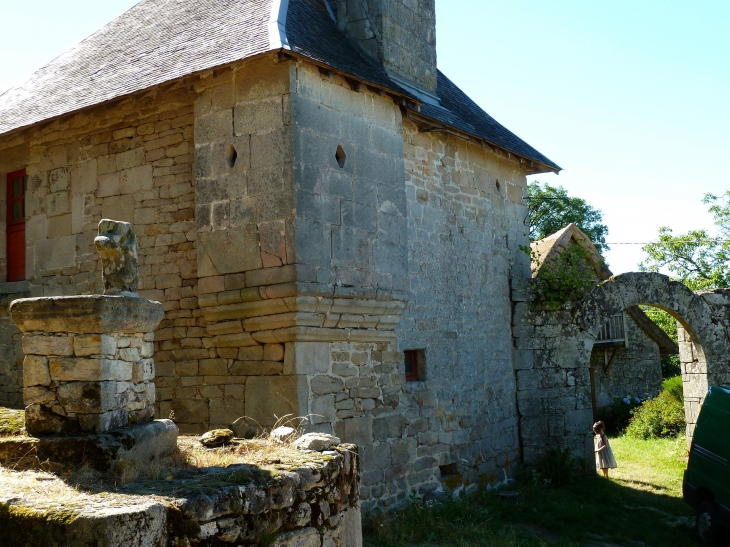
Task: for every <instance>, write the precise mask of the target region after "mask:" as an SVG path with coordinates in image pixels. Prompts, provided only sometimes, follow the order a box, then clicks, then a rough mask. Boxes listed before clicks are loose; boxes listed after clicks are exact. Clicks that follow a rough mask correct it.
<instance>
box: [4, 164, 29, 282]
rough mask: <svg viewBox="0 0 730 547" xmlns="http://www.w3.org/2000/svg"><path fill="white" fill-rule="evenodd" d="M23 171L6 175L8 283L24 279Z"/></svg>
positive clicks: (26, 181)
mask: <svg viewBox="0 0 730 547" xmlns="http://www.w3.org/2000/svg"><path fill="white" fill-rule="evenodd" d="M27 186H28V177H27V176H26V174H25V169H23V170H22V171H16V172H15V173H10V174H9V175H8V195H7V204H8V211H7V219H8V220H7V235H8V239H7V244H8V245H7V253H8V281H22V280H23V279H25V191H26V189H27Z"/></svg>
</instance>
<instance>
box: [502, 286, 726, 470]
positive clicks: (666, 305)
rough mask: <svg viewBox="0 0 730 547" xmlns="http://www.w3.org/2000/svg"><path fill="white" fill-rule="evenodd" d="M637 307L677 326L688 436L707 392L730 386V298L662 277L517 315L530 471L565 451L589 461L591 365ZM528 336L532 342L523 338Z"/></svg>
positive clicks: (523, 419)
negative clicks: (610, 324)
mask: <svg viewBox="0 0 730 547" xmlns="http://www.w3.org/2000/svg"><path fill="white" fill-rule="evenodd" d="M636 305H648V306H653V307H657V308H660V309H663V310H665V311H667V312H669V313H670V314H671V315H672V316H673V317H675V318H676V319H677V320H678V322H679V324H678V336H679V348H680V360H681V363H682V377H683V382H684V393H685V414H686V417H687V436H688V438H691V436H692V434H693V432H694V425H695V423H696V420H697V414H698V412H699V405H700V404H701V402H702V401H703V399H704V397H705V394H706V393H707V390H708V388H709V386H711V385H715V384H728V383H730V329H729V327H730V290H728V289H721V290H714V291H700V292H693V291H691V290H690V289H689V288H688V287H687V286H686V285H684V284H682V283H679V282H676V281H671V280H670V279H669V278H668V277H667V276H665V275H662V274H658V273H636V272H634V273H626V274H621V275H617V276H614V277H612V278H610V279H609V280H607V281H605V282H603V283H602V284H600V285H599V286H598V287H596V288H595V289H594V290H592V291H591V292H590V293H589V294H588V295H586V296H585V297H584V298H583V299H582V300H580V301H578V302H574V303H573V306H572V307H571V308H570V309H567V308H564V309H559V310H535V309H530V308H529V306H528V304H525V305H524V306H523V307H522V308H521V309H520V310H516V312H519V311H521V312H522V313H516V314H515V323H516V327H517V328H515V336H516V346H517V348H518V350H519V359H518V365H517V371H516V374H517V388H518V393H517V399H518V410H519V414H520V441H521V444H522V451H523V458H524V461H525V463H528V464H529V463H534V461H536V459H537V458H539V456H540V454H541V453H542V452H543V451H544V450H545V449H547V448H549V447H551V446H555V445H563V446H567V447H568V448H570V449H571V450H572V451H573V452H577V453H580V452H583V453H584V454H585V455H586V457H587V458H592V455H593V446H592V438H591V433H590V431H591V424H592V418H593V414H592V410H593V409H592V404H591V401H590V379H589V371H588V367H589V362H590V354H591V350H592V348H593V343H594V341H595V340H596V337H597V336H598V333H599V331H600V329H601V327H602V325H603V324H604V323H605V320H606V319H605V318H606V317H611V316H612V315H615V314H617V313H620V312H622V311H623V310H625V309H627V308H629V307H631V306H636ZM526 335H527V336H526Z"/></svg>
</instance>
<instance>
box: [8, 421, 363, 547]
mask: <svg viewBox="0 0 730 547" xmlns="http://www.w3.org/2000/svg"><path fill="white" fill-rule="evenodd" d="M116 434H118V433H116ZM276 461H278V460H274V461H272V462H271V463H267V462H265V461H264V462H261V464H260V465H254V464H235V465H230V466H227V467H225V468H224V467H211V468H203V469H197V470H190V471H182V472H177V473H175V477H174V478H171V479H170V480H158V481H141V482H137V483H129V484H126V485H124V486H123V487H122V488H121V489H120V490H119V491H118V492H117V491H108V492H106V491H105V492H101V493H98V494H93V493H88V492H82V493H76V494H75V495H70V496H69V499H64V500H63V502H62V503H59V502H58V500H53V501H52V502H49V500H46V499H44V497H43V496H42V494H40V493H39V492H38V491H37V489H32V490H31V491H23V492H20V493H18V492H17V491H13V495H12V496H10V497H0V529H2V530H3V531H4V532H5V535H4V536H3V538H4V540H5V543H3V545H4V546H5V547H21V546H25V545H26V539H27V538H28V537H29V535H30V537H33V538H34V539H35V540H36V543H37V544H43V545H45V546H46V547H82V546H85V545H87V543H88V541H97V542H98V544H99V545H101V544H103V545H105V546H106V547H128V546H130V545H140V546H141V545H150V546H151V545H190V544H194V545H197V546H199V547H212V546H214V545H222V544H231V545H261V544H262V540H263V539H264V537H269V538H271V536H272V535H275V536H276V539H275V540H274V543H273V545H274V546H275V547H291V546H296V545H299V546H303V547H304V546H310V545H317V546H321V545H325V546H334V545H339V546H342V547H345V546H346V547H361V546H362V530H361V515H360V508H359V481H360V462H359V456H358V449H357V447H356V446H355V445H348V444H341V445H339V446H335V447H333V448H332V450H329V451H325V452H322V453H320V452H307V453H300V454H299V455H297V457H294V454H292V461H291V462H289V461H281V462H279V463H275V462H276ZM13 473H15V472H14V471H11V470H3V474H2V475H0V488H2V485H3V484H2V481H3V475H5V474H13ZM25 473H26V474H27V475H30V474H31V472H25ZM11 480H15V478H14V477H11ZM28 480H34V479H33V478H32V477H30V478H29V479H28ZM42 480H47V481H50V480H55V481H60V480H61V479H59V478H57V477H53V476H48V475H47V474H46V475H44V478H43V479H42ZM61 516H63V518H59V517H61ZM21 532H22V533H21ZM267 544H268V543H267Z"/></svg>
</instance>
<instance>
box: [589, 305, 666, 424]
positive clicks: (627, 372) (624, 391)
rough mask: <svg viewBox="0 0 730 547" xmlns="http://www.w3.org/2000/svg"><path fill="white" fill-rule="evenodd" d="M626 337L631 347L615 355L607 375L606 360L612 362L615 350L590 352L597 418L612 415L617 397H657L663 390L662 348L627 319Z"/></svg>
mask: <svg viewBox="0 0 730 547" xmlns="http://www.w3.org/2000/svg"><path fill="white" fill-rule="evenodd" d="M626 334H627V336H628V339H629V346H628V348H626V347H621V348H619V349H618V351H617V352H616V357H615V358H614V359H613V362H612V363H611V366H610V368H609V369H608V372H605V369H606V364H607V363H606V361H607V359H608V360H610V359H611V353H612V352H613V349H607V350H605V351H606V352H607V353H608V356H607V357H606V356H605V355H604V350H602V349H596V348H594V349H593V351H592V352H591V363H590V366H591V368H592V369H593V370H594V384H595V395H596V409H595V410H596V415H597V416H598V417H603V416H606V415H607V413H610V407H611V406H612V405H613V399H614V397H619V398H624V397H627V396H628V397H640V398H642V399H645V398H647V397H654V396H656V395H657V394H658V393H659V391H660V390H661V387H662V363H661V356H660V355H659V346H658V345H657V343H656V342H654V341H653V340H652V339H651V338H649V336H648V335H647V334H646V333H645V332H644V331H643V330H642V329H641V328H640V327H639V326H638V325H637V324H636V323H635V322H634V320H633V319H632V318H631V317H629V316H628V315H627V316H626Z"/></svg>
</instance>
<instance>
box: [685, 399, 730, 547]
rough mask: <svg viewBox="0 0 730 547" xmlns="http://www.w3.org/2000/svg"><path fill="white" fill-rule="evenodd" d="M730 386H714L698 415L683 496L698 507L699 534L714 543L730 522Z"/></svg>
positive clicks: (691, 504)
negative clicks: (729, 464) (729, 465)
mask: <svg viewBox="0 0 730 547" xmlns="http://www.w3.org/2000/svg"><path fill="white" fill-rule="evenodd" d="M728 460H730V388H728V387H721V386H712V387H711V388H710V391H709V392H708V393H707V397H706V398H705V402H704V403H703V404H702V409H701V410H700V415H699V417H698V418H697V427H696V428H695V434H694V438H693V439H692V448H691V449H690V451H689V461H688V462H687V469H686V470H685V472H684V481H683V483H682V491H683V494H684V500H685V501H686V502H687V503H688V504H689V505H690V506H691V507H693V508H694V509H696V510H697V522H696V524H697V534H698V535H699V537H700V539H701V540H702V541H703V542H705V543H712V542H713V541H715V540H716V539H719V538H720V537H721V536H725V535H726V532H722V531H721V530H723V529H726V528H727V527H728V526H730V467H728Z"/></svg>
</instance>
